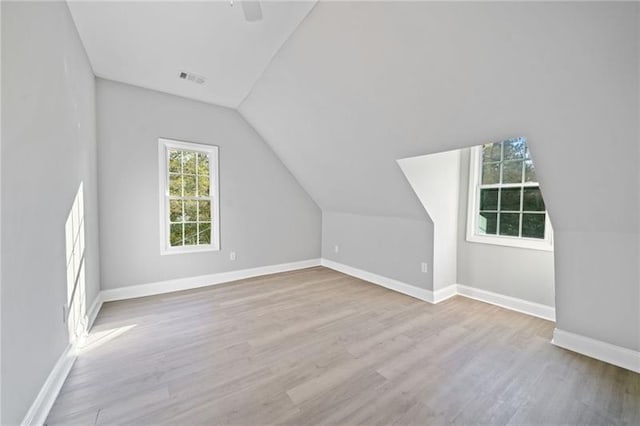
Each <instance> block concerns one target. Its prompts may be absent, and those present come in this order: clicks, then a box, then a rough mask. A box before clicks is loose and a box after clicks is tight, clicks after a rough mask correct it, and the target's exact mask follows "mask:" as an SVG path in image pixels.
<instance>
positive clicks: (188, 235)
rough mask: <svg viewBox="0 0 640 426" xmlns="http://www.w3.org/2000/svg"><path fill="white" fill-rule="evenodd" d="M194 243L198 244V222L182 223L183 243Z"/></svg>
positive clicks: (187, 244) (189, 244)
mask: <svg viewBox="0 0 640 426" xmlns="http://www.w3.org/2000/svg"><path fill="white" fill-rule="evenodd" d="M196 244H198V224H197V223H185V224H184V245H185V246H193V245H196Z"/></svg>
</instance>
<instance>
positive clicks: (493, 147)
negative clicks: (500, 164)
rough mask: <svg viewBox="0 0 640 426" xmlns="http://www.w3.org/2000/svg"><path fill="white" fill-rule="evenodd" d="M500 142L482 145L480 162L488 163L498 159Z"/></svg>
mask: <svg viewBox="0 0 640 426" xmlns="http://www.w3.org/2000/svg"><path fill="white" fill-rule="evenodd" d="M501 145H502V144H501V143H500V142H497V143H490V144H487V145H483V146H482V162H483V163H490V162H492V161H500V160H501V158H500V155H501V154H500V149H501Z"/></svg>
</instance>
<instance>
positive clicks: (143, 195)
mask: <svg viewBox="0 0 640 426" xmlns="http://www.w3.org/2000/svg"><path fill="white" fill-rule="evenodd" d="M97 105H98V153H99V155H98V158H99V181H100V186H99V194H100V232H101V236H102V238H101V262H102V263H101V266H102V277H101V278H102V288H103V289H111V288H117V287H124V286H130V285H135V284H146V283H151V282H157V281H163V280H168V279H176V278H183V277H192V276H197V275H205V274H211V273H216V272H225V271H232V270H238V269H245V268H252V267H257V266H265V265H273V264H278V263H286V262H294V261H299V260H306V259H312V258H318V257H320V238H321V213H320V209H319V208H318V206H317V205H316V204H315V203H314V202H313V200H312V199H311V198H309V196H308V195H307V193H306V192H305V191H304V190H303V189H302V188H301V187H300V185H299V184H298V182H297V181H296V180H295V179H294V178H293V176H292V175H291V174H290V173H289V171H288V170H287V169H286V168H285V166H284V165H283V164H282V162H281V161H280V160H279V159H278V157H276V155H275V154H274V153H273V151H272V150H271V149H270V148H269V146H268V145H266V144H265V143H264V141H263V140H262V138H261V137H260V136H259V135H258V134H257V133H256V132H255V131H254V130H253V129H252V128H251V127H250V126H249V125H248V124H247V123H246V122H245V121H244V120H243V119H242V117H241V116H240V115H239V114H238V113H237V112H236V111H234V110H231V109H228V108H223V107H217V106H212V105H208V104H205V103H201V102H197V101H192V100H188V99H184V98H180V97H177V96H173V95H167V94H162V93H159V92H154V91H151V90H147V89H141V88H137V87H134V86H129V85H125V84H121V83H116V82H112V81H107V80H102V79H98V80H97ZM159 137H163V138H170V139H178V140H183V141H190V142H198V143H205V144H211V145H218V146H219V147H220V153H219V155H220V200H221V205H220V223H221V229H220V234H221V251H219V252H204V253H189V254H179V255H168V256H161V255H160V242H159V241H160V237H159V224H158V211H159V201H158V185H159V183H158V138H159ZM230 251H235V252H236V253H237V260H236V261H233V262H232V261H230V260H229V252H230Z"/></svg>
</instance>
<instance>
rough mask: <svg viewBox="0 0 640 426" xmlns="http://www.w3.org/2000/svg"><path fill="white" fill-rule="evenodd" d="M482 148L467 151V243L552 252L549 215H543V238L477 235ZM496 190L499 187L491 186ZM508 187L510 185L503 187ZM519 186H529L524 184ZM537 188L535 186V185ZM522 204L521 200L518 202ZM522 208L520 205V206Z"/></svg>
mask: <svg viewBox="0 0 640 426" xmlns="http://www.w3.org/2000/svg"><path fill="white" fill-rule="evenodd" d="M481 153H482V146H474V147H472V148H470V150H469V187H468V191H467V192H468V201H467V227H466V228H467V229H466V231H467V236H466V238H467V241H468V242H471V243H482V244H493V245H498V246H507V247H515V248H522V249H529V250H542V251H553V227H552V226H551V220H550V219H549V213H548V212H546V214H545V238H544V239H543V240H542V239H536V238H524V237H511V236H507V235H483V234H478V233H477V232H476V230H477V229H478V224H477V216H478V215H477V212H478V203H479V202H480V197H479V193H480V164H481V162H482V155H481ZM491 186H492V187H493V186H495V187H496V188H498V187H500V186H501V185H491ZM505 186H510V185H505ZM520 186H529V185H528V184H526V183H523V184H522V185H519V184H518V185H515V186H514V187H517V188H519V187H520ZM536 186H537V184H536ZM520 203H521V204H522V200H521V201H520ZM520 207H522V205H521V206H520Z"/></svg>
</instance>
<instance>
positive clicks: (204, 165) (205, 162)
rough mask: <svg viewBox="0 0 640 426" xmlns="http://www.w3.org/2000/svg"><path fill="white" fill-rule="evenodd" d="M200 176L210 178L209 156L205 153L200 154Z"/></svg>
mask: <svg viewBox="0 0 640 426" xmlns="http://www.w3.org/2000/svg"><path fill="white" fill-rule="evenodd" d="M198 174H199V175H202V176H209V155H207V154H205V153H203V152H199V153H198Z"/></svg>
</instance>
